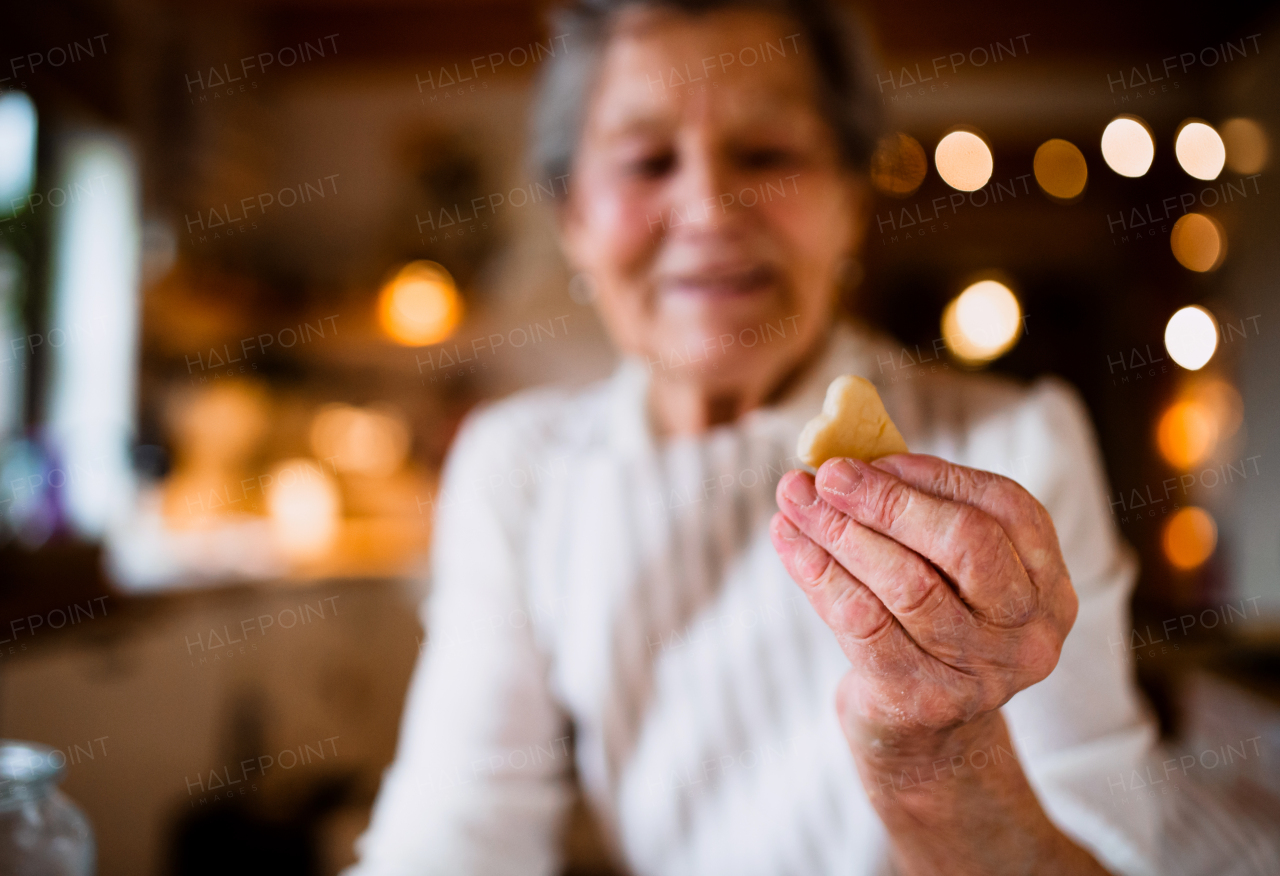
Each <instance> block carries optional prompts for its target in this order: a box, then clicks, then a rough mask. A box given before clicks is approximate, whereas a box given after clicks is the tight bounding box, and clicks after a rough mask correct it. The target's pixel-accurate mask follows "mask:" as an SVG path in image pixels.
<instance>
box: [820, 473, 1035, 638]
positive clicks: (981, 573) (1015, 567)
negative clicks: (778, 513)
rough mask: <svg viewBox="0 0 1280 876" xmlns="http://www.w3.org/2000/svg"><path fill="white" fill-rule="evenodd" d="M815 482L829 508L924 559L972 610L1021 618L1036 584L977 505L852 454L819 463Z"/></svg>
mask: <svg viewBox="0 0 1280 876" xmlns="http://www.w3.org/2000/svg"><path fill="white" fill-rule="evenodd" d="M817 487H818V492H819V494H820V495H821V496H822V497H823V499H825V500H826V501H827V502H828V503H829V504H831V505H832V506H833V507H835V508H837V509H839V510H840V511H843V512H844V513H845V514H847V515H849V516H850V517H852V518H853V519H854V520H857V521H858V522H859V523H861V524H863V525H864V526H866V527H868V528H869V529H872V530H875V531H876V532H879V533H881V534H883V535H886V536H888V537H889V538H892V539H893V540H894V541H897V542H898V543H900V544H902V545H903V546H905V547H907V548H910V549H911V550H913V551H915V552H916V553H918V554H920V555H921V556H923V557H925V558H926V559H928V560H930V561H931V562H932V563H933V564H934V565H935V566H937V567H938V569H939V570H941V571H942V572H943V573H944V574H945V575H946V576H947V577H948V578H950V579H951V581H952V583H953V584H954V585H955V587H956V590H957V591H958V593H959V595H960V597H961V598H962V599H964V601H965V602H966V603H968V605H969V606H970V607H971V608H973V609H974V610H976V611H985V612H992V611H995V610H996V609H1000V611H1001V613H1002V614H1004V615H1008V616H1011V617H1014V618H1015V619H1020V618H1023V617H1025V616H1026V615H1027V614H1028V612H1029V610H1030V608H1029V607H1030V606H1034V605H1035V603H1036V599H1035V597H1036V596H1037V591H1036V586H1035V584H1034V583H1033V582H1032V580H1031V578H1030V576H1029V575H1028V574H1027V570H1026V569H1025V568H1023V565H1022V563H1021V561H1020V560H1019V558H1018V554H1017V551H1016V550H1015V548H1014V546H1013V543H1012V542H1011V541H1010V539H1009V536H1008V535H1007V534H1006V533H1005V531H1004V528H1003V527H1002V526H1001V525H1000V524H999V523H998V522H997V521H996V520H995V518H993V517H992V516H990V515H989V514H987V513H986V512H985V511H983V510H981V509H980V508H978V507H976V506H973V505H967V504H965V503H963V502H954V501H951V500H949V499H942V498H939V497H937V496H934V495H931V494H930V493H927V492H925V491H923V490H920V489H918V488H917V487H915V486H913V485H912V484H910V483H908V482H907V481H905V480H903V479H901V478H898V477H896V476H895V475H893V474H892V473H891V472H888V471H885V470H884V469H882V468H877V467H875V466H872V465H870V464H869V463H866V462H863V461H862V460H858V459H843V458H835V459H829V460H827V461H826V462H824V463H823V464H822V467H821V468H820V469H818V476H817ZM1028 597H1030V598H1028Z"/></svg>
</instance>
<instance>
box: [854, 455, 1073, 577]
mask: <svg viewBox="0 0 1280 876" xmlns="http://www.w3.org/2000/svg"><path fill="white" fill-rule="evenodd" d="M872 464H873V465H874V466H875V467H876V468H879V469H882V470H883V471H887V472H889V473H890V474H893V475H895V476H897V477H899V478H901V479H902V480H904V481H906V482H907V483H909V484H911V485H913V486H915V487H917V488H919V489H921V490H924V491H925V492H928V493H932V494H933V495H935V496H940V497H942V498H944V499H952V500H954V501H956V502H964V503H965V504H968V505H973V506H975V507H977V508H981V509H982V510H983V511H985V512H986V513H988V514H990V515H991V516H992V517H994V518H995V519H996V521H997V522H998V523H999V524H1000V526H1001V527H1002V528H1003V529H1004V531H1005V532H1006V533H1007V534H1008V536H1009V540H1010V541H1012V542H1013V547H1014V549H1015V550H1016V551H1017V552H1018V557H1019V558H1020V559H1021V560H1022V565H1023V566H1025V567H1026V569H1027V571H1028V572H1029V573H1030V574H1031V577H1032V579H1033V580H1036V579H1039V578H1041V577H1042V576H1043V575H1046V574H1050V573H1051V572H1052V571H1053V570H1054V569H1056V568H1057V560H1058V554H1059V553H1060V551H1059V549H1058V533H1057V531H1056V530H1055V529H1054V526H1053V519H1052V518H1051V517H1050V516H1049V512H1048V511H1046V510H1045V508H1044V506H1043V505H1041V504H1040V502H1039V501H1038V500H1037V499H1036V497H1035V496H1033V495H1031V493H1029V492H1027V490H1026V488H1025V487H1023V486H1022V485H1021V484H1019V483H1018V482H1017V481H1015V480H1012V479H1010V478H1007V477H1004V476H1003V475H998V474H996V473H995V472H990V471H983V470H981V469H976V468H969V467H968V466H964V465H956V464H955V463H951V462H947V461H946V460H945V459H939V458H938V457H936V456H927V455H925V454H923V453H899V454H895V455H893V456H885V457H881V458H880V459H877V460H876V461H875V462H874V463H872Z"/></svg>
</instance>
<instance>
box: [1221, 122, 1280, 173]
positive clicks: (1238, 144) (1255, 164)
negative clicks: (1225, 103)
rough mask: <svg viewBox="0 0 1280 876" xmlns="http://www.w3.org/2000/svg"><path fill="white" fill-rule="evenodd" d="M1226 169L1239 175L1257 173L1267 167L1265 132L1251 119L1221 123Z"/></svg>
mask: <svg viewBox="0 0 1280 876" xmlns="http://www.w3.org/2000/svg"><path fill="white" fill-rule="evenodd" d="M1222 142H1223V145H1224V146H1225V147H1226V150H1227V167H1229V168H1231V169H1232V170H1233V171H1234V172H1236V173H1239V174H1244V175H1246V176H1247V175H1248V174H1251V173H1257V172H1258V171H1260V170H1262V169H1263V168H1264V167H1266V166H1267V156H1268V154H1269V153H1270V151H1271V150H1270V147H1269V145H1268V143H1267V132H1266V131H1264V130H1263V128H1262V125H1259V124H1258V123H1257V122H1255V121H1254V120H1253V119H1229V120H1227V121H1226V122H1223V123H1222Z"/></svg>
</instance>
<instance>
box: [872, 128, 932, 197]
mask: <svg viewBox="0 0 1280 876" xmlns="http://www.w3.org/2000/svg"><path fill="white" fill-rule="evenodd" d="M928 172H929V157H928V156H927V155H925V152H924V147H923V146H921V145H920V144H919V142H917V141H916V139H915V138H914V137H912V136H910V135H909V134H903V133H901V132H899V133H896V134H890V135H889V136H887V137H884V138H882V139H881V140H880V142H879V143H878V144H877V145H876V151H875V154H874V155H872V156H871V184H872V185H874V186H875V187H876V189H877V190H879V191H881V192H883V193H884V194H886V195H890V196H892V197H895V198H905V197H907V196H908V195H910V194H911V193H912V192H914V191H915V190H916V189H918V188H920V184H921V183H922V182H924V177H925V174H926V173H928Z"/></svg>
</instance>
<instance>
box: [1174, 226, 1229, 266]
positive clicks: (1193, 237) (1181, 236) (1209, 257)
mask: <svg viewBox="0 0 1280 876" xmlns="http://www.w3.org/2000/svg"><path fill="white" fill-rule="evenodd" d="M1169 247H1170V248H1171V249H1172V250H1173V257H1174V258H1175V259H1177V260H1178V264H1180V265H1182V266H1183V267H1184V268H1186V269H1187V270H1190V271H1198V272H1201V273H1203V272H1204V271H1212V270H1215V269H1216V268H1218V267H1219V266H1220V265H1221V264H1222V262H1223V260H1224V259H1226V257H1227V232H1226V231H1225V230H1224V229H1223V227H1222V226H1221V225H1219V224H1218V221H1217V220H1216V219H1214V218H1213V217H1211V216H1206V215H1205V214H1203V213H1188V214H1186V215H1185V216H1182V217H1181V218H1179V219H1178V221H1177V222H1175V223H1173V230H1172V231H1171V232H1170V233H1169Z"/></svg>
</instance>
